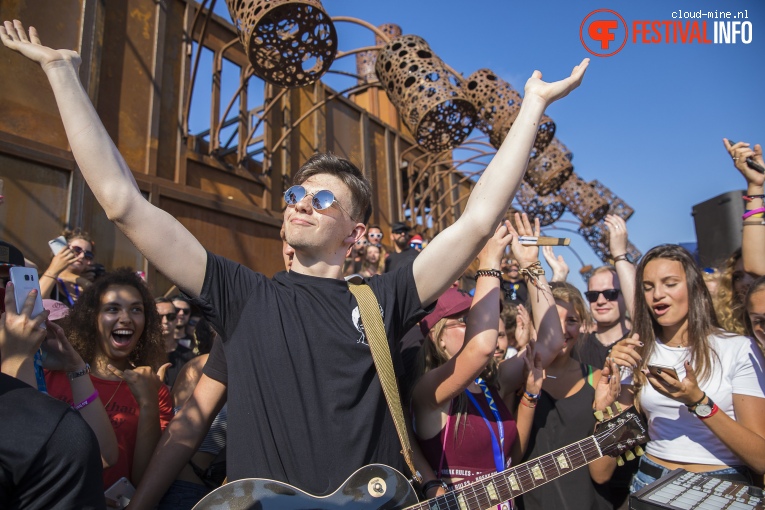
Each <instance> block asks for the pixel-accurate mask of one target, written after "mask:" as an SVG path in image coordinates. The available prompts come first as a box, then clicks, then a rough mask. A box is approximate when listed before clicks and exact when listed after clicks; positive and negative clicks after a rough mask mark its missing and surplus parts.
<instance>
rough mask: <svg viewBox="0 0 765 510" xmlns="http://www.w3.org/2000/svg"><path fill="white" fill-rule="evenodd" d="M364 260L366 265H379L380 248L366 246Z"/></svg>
mask: <svg viewBox="0 0 765 510" xmlns="http://www.w3.org/2000/svg"><path fill="white" fill-rule="evenodd" d="M366 260H367V263H368V264H371V265H373V266H374V265H377V264H379V263H380V248H378V247H377V246H372V245H369V246H367V254H366Z"/></svg>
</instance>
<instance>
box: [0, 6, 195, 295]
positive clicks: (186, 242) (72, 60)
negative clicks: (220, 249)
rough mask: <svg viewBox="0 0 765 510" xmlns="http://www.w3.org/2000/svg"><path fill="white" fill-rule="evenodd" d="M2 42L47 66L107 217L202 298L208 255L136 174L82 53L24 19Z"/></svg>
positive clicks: (75, 149) (78, 156) (5, 30)
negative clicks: (52, 44)
mask: <svg viewBox="0 0 765 510" xmlns="http://www.w3.org/2000/svg"><path fill="white" fill-rule="evenodd" d="M0 40H2V42H3V44H4V45H5V46H6V47H8V48H10V49H12V50H14V51H17V52H19V53H21V54H22V55H24V56H25V57H27V58H29V59H30V60H33V61H34V62H37V63H39V64H40V66H41V67H42V69H43V71H44V72H45V74H46V76H47V77H48V81H49V82H50V85H51V88H52V89H53V94H54V95H55V97H56V103H57V104H58V108H59V112H60V113H61V120H62V121H63V123H64V129H65V130H66V135H67V138H68V140H69V144H70V146H71V147H72V153H73V154H74V158H75V160H76V161H77V165H78V166H79V168H80V170H81V171H82V175H83V177H84V178H85V180H86V181H87V183H88V186H90V189H91V190H92V191H93V194H94V195H95V197H96V199H97V200H98V203H99V204H101V207H103V208H104V211H105V212H106V215H107V217H108V218H109V219H110V220H111V221H113V222H114V224H115V225H117V227H118V228H119V229H120V230H121V231H122V232H123V233H124V234H125V235H126V236H127V237H128V238H129V239H130V241H131V242H132V243H133V244H134V245H135V246H136V248H138V250H139V251H140V252H141V253H143V254H144V256H145V257H146V258H147V259H148V260H149V261H150V262H151V263H152V264H154V265H155V266H156V267H157V269H159V271H161V272H162V273H163V274H164V275H166V276H167V277H168V278H170V280H172V281H173V282H174V283H175V284H176V285H178V287H180V288H181V289H182V290H183V291H184V292H186V293H187V294H189V295H190V296H192V297H196V296H198V295H199V293H200V292H201V290H202V283H203V281H204V273H205V267H206V263H207V253H206V252H205V249H204V248H203V247H202V245H201V244H200V243H199V241H197V240H196V238H194V236H193V235H191V233H190V232H189V231H188V230H186V228H185V227H183V225H181V224H180V223H179V222H178V221H177V220H176V219H175V218H173V217H172V216H171V215H169V214H168V213H166V212H165V211H163V210H161V209H159V208H157V207H155V206H153V205H151V204H150V203H149V202H148V201H146V200H145V199H144V198H143V196H142V195H141V192H140V190H139V189H138V185H137V184H136V182H135V179H134V178H133V174H132V173H131V172H130V169H129V168H128V166H127V164H126V163H125V160H124V159H123V158H122V156H121V155H120V153H119V151H118V150H117V147H115V145H114V143H113V142H112V140H111V138H110V137H109V134H108V133H107V132H106V128H104V125H103V124H102V123H101V120H100V119H99V118H98V114H97V113H96V110H95V108H93V105H92V104H91V102H90V99H89V98H88V95H87V93H86V92H85V90H84V89H83V88H82V85H81V83H80V79H79V76H78V69H79V66H80V57H79V55H77V53H76V52H73V51H69V50H53V49H51V48H48V47H45V46H43V45H42V44H41V43H40V38H39V37H38V35H37V31H36V30H35V29H34V27H30V28H29V37H27V35H26V33H25V32H24V26H23V25H22V24H21V22H20V21H18V20H14V21H13V23H10V22H8V21H6V22H5V23H4V26H3V27H0ZM179 260H183V264H179V263H178V261H179Z"/></svg>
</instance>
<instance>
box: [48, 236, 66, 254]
mask: <svg viewBox="0 0 765 510" xmlns="http://www.w3.org/2000/svg"><path fill="white" fill-rule="evenodd" d="M66 245H67V243H66V237H64V236H58V237H57V238H55V239H51V240H50V241H48V246H50V251H52V252H53V255H58V252H60V251H61V250H63V249H64V248H66Z"/></svg>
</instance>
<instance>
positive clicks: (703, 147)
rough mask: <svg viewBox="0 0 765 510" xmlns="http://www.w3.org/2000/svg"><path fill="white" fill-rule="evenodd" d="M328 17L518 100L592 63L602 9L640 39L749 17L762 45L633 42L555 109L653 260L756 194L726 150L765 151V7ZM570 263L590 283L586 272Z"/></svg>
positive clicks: (374, 7) (737, 0)
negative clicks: (746, 193)
mask: <svg viewBox="0 0 765 510" xmlns="http://www.w3.org/2000/svg"><path fill="white" fill-rule="evenodd" d="M218 3H219V4H221V5H219V6H218V7H217V8H216V11H220V10H221V8H223V10H224V12H225V3H224V2H223V1H222V0H219V2H218ZM323 4H324V7H325V9H326V11H327V12H328V13H329V14H330V16H353V17H357V18H361V19H364V20H366V21H369V22H371V23H373V24H375V25H379V24H381V23H386V22H389V23H396V24H398V25H400V26H401V27H402V29H403V32H404V33H405V34H416V35H419V36H421V37H423V38H424V39H425V40H426V41H427V42H428V43H429V45H430V46H431V48H432V49H433V50H434V51H435V53H436V54H437V55H438V56H439V57H441V58H442V59H443V60H444V61H446V62H447V63H448V64H449V65H451V66H452V67H453V68H454V69H456V70H457V71H459V72H461V73H462V74H463V75H464V76H467V75H469V74H470V73H472V72H473V71H475V70H477V69H479V68H483V67H488V68H490V69H492V70H493V71H495V72H496V73H497V74H498V75H499V76H500V77H502V78H504V79H505V80H507V81H509V82H510V83H511V84H512V85H513V86H514V87H515V88H516V89H518V90H522V89H523V84H524V83H525V81H526V79H527V78H528V76H530V75H531V73H532V72H533V71H534V69H540V70H541V71H542V72H543V74H544V77H545V79H559V78H561V77H563V76H565V75H567V74H568V73H569V72H570V71H571V68H572V67H573V66H574V65H575V64H577V63H578V62H579V61H580V60H581V59H582V58H584V57H588V56H591V55H590V54H589V53H588V52H587V51H586V50H585V49H584V48H583V46H582V44H581V42H580V38H579V27H580V24H581V22H582V20H583V19H584V18H585V16H587V14H588V13H590V12H591V11H593V10H595V9H601V8H610V9H614V10H615V11H617V12H618V13H619V14H621V15H622V17H624V19H625V20H626V21H627V23H628V24H630V26H631V21H632V20H670V19H672V12H673V11H678V10H683V11H697V10H699V9H701V10H703V11H710V10H726V11H733V12H734V13H735V12H737V11H743V10H744V9H746V10H747V14H748V21H750V22H751V24H752V29H753V36H752V42H751V43H750V44H742V43H740V42H739V43H738V44H730V45H713V44H704V45H699V44H653V45H640V44H633V43H632V42H631V39H632V38H631V36H630V41H629V42H628V43H627V44H626V46H625V47H624V49H623V50H622V51H621V52H619V53H618V54H616V55H614V56H612V57H609V58H598V57H593V58H592V62H591V64H590V69H589V70H588V72H587V75H586V77H585V81H584V83H583V85H582V87H581V88H580V89H578V90H577V91H575V92H574V93H573V94H572V95H570V96H569V97H567V98H565V99H563V100H562V101H560V102H558V103H555V104H553V105H552V106H551V107H550V108H549V109H548V112H547V113H548V114H549V115H550V116H551V117H552V118H553V120H554V121H555V122H556V124H557V133H556V136H557V137H558V138H559V139H560V140H561V141H562V142H563V143H565V144H566V145H567V146H568V148H569V149H570V150H571V151H572V152H573V154H574V160H573V163H574V167H575V171H576V172H577V173H578V174H579V175H580V176H582V177H583V178H584V179H585V180H588V181H589V180H592V179H597V180H599V181H600V182H602V183H604V184H605V185H607V186H608V187H609V188H611V190H612V191H614V192H615V193H616V194H617V195H619V196H620V197H621V198H623V199H624V200H625V201H626V202H627V203H628V204H630V205H631V206H632V207H633V208H634V209H635V211H636V212H635V214H634V215H633V217H632V218H631V219H630V220H629V221H628V223H627V225H628V228H629V231H630V238H631V240H632V241H633V243H635V245H636V246H637V247H638V248H639V249H640V250H641V251H643V252H645V251H647V250H648V249H649V248H651V247H652V246H655V245H657V244H660V243H667V242H687V241H695V237H696V236H695V230H694V225H693V218H692V216H691V208H692V206H693V205H694V204H697V203H699V202H702V201H704V200H706V199H708V198H711V197H713V196H716V195H718V194H720V193H723V192H726V191H730V190H734V189H742V188H743V187H744V181H743V178H742V177H740V175H739V174H738V173H737V172H736V170H735V169H734V168H733V166H732V164H731V161H730V158H729V157H728V155H727V153H726V152H725V150H724V148H723V145H722V141H721V139H722V137H730V138H733V139H735V140H738V141H751V142H752V143H765V122H763V120H764V119H763V117H764V116H765V98H764V96H763V90H765V66H763V62H765V51H764V50H765V4H764V3H763V2H761V1H759V0H750V1H744V0H717V1H709V0H674V1H672V2H666V1H658V0H649V1H641V2H614V1H610V2H609V1H607V0H601V1H597V2H595V1H590V0H578V1H576V2H571V1H567V0H548V1H547V2H522V3H521V2H514V1H507V0H505V1H500V0H492V1H489V0H473V1H471V2H458V1H453V0H414V1H413V0H408V1H403V0H384V1H378V2H372V1H369V0H324V2H323ZM708 24H711V22H708ZM336 28H337V29H338V35H339V47H340V49H341V50H348V49H353V48H357V47H360V46H367V45H372V44H373V43H374V38H373V35H372V34H371V32H369V31H368V30H367V29H365V28H361V27H358V26H355V25H351V24H348V23H337V24H336ZM710 33H711V27H710ZM710 37H711V36H710ZM333 69H344V70H349V71H353V70H355V60H354V57H346V58H345V59H342V60H340V61H338V62H336V64H335V65H334V66H333ZM342 80H343V78H328V79H327V80H325V81H328V82H329V83H330V85H332V86H334V87H336V88H343V87H347V86H350V85H351V84H352V81H348V80H349V79H348V78H344V80H346V81H342ZM564 219H567V220H573V219H574V218H573V216H570V215H565V216H564ZM566 226H567V227H571V228H575V226H574V225H571V224H567V225H566ZM572 246H573V247H574V249H575V250H576V251H577V253H578V254H579V255H580V256H581V257H582V258H583V259H584V262H585V263H591V264H594V265H599V261H598V259H597V257H596V256H595V255H594V253H593V252H592V251H591V250H590V249H589V247H588V246H587V244H586V243H584V242H583V241H582V240H581V239H577V238H576V236H572ZM562 253H563V254H564V256H565V257H566V258H567V260H568V261H569V264H570V265H571V266H572V268H573V270H574V271H575V270H577V269H578V268H579V263H578V262H577V261H576V259H575V258H574V257H573V256H571V254H569V253H567V252H566V251H563V252H562ZM572 279H574V280H576V279H577V278H576V277H574V278H572Z"/></svg>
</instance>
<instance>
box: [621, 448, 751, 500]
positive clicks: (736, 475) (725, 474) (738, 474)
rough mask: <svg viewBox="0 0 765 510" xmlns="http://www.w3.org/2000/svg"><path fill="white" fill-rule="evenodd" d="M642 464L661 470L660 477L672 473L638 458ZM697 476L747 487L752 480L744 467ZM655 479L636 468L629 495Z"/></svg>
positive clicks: (646, 458) (642, 458)
mask: <svg viewBox="0 0 765 510" xmlns="http://www.w3.org/2000/svg"><path fill="white" fill-rule="evenodd" d="M644 464H648V465H649V466H653V467H655V468H659V469H661V470H662V474H661V476H664V475H666V474H667V473H669V472H670V471H672V470H671V469H667V468H665V467H664V466H661V465H659V464H657V463H656V462H654V461H652V460H651V459H649V458H648V457H647V456H645V455H643V456H642V457H640V466H643V465H644ZM699 474H701V475H704V476H711V477H713V478H722V479H724V480H730V481H732V482H740V483H745V484H747V485H751V484H752V478H751V476H750V475H749V470H748V469H747V468H746V466H731V467H727V468H725V469H718V470H717V471H706V472H704V473H699ZM659 478H661V477H659ZM657 479H658V478H654V477H653V476H651V475H648V474H646V473H644V472H643V471H641V470H640V468H638V471H637V473H635V475H634V476H633V477H632V483H631V484H630V493H634V492H637V491H639V490H640V489H642V488H643V487H645V486H646V485H649V484H651V483H653V482H655V481H656V480H657Z"/></svg>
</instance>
